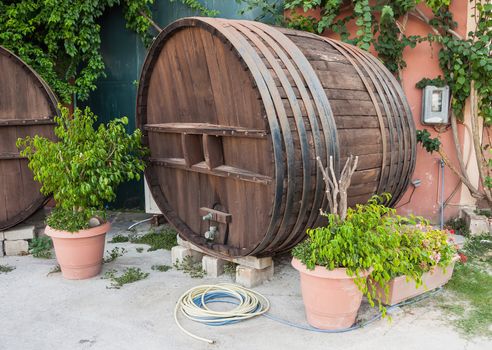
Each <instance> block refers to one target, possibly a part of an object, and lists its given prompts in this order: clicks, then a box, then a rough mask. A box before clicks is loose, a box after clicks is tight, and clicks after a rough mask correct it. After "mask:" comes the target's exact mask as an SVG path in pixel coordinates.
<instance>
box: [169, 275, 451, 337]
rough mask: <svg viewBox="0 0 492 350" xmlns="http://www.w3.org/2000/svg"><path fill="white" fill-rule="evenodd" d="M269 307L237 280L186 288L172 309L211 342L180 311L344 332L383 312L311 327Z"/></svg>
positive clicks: (215, 322) (204, 319)
mask: <svg viewBox="0 0 492 350" xmlns="http://www.w3.org/2000/svg"><path fill="white" fill-rule="evenodd" d="M441 290H442V287H441V288H438V289H435V290H433V291H430V292H427V293H425V294H422V295H420V296H418V297H415V298H412V299H409V300H405V301H402V302H401V303H398V304H395V305H393V306H389V307H387V309H386V311H387V312H389V311H391V310H392V309H395V308H397V307H400V306H405V305H410V304H415V303H417V302H419V301H422V300H424V299H427V298H428V297H430V296H432V295H434V294H436V293H438V292H440V291H441ZM208 303H227V304H234V305H236V307H235V308H234V309H231V310H228V311H214V310H211V309H210V308H209V307H208V306H207V304H208ZM269 309H270V302H269V301H268V299H267V298H266V297H265V296H263V295H262V294H260V293H258V292H255V291H254V290H251V289H248V288H244V287H242V286H239V285H236V284H229V283H223V284H216V285H201V286H197V287H194V288H191V289H190V290H188V291H186V292H185V293H184V294H183V295H182V296H181V297H180V298H179V300H178V302H177V303H176V307H175V309H174V320H175V321H176V324H177V325H178V327H179V328H180V329H181V330H182V331H183V332H184V333H186V334H188V335H189V336H190V337H193V338H195V339H198V340H201V341H204V342H207V343H209V344H214V343H215V340H211V339H207V338H202V337H199V336H197V335H195V334H193V333H191V332H189V331H187V330H186V329H184V328H183V326H182V325H181V324H180V322H179V320H178V314H179V311H181V313H182V314H183V315H184V316H185V317H187V318H188V319H190V320H193V321H195V322H200V323H203V324H206V325H208V326H223V325H227V324H233V323H237V322H240V321H243V320H246V319H249V318H253V317H256V316H260V315H263V316H265V317H267V318H268V319H271V320H273V321H276V322H279V323H282V324H285V325H287V326H290V327H295V328H299V329H304V330H307V331H312V332H319V333H345V332H350V331H354V330H356V329H360V328H363V327H365V326H367V325H369V324H371V323H373V322H374V321H377V320H379V319H380V318H381V317H382V313H378V314H377V315H376V316H374V317H373V318H371V319H369V320H367V321H364V322H361V323H357V324H355V325H353V326H352V327H349V328H344V329H336V330H326V329H319V328H315V327H311V326H308V325H300V324H296V323H292V322H290V321H287V320H283V319H281V318H278V317H275V316H272V315H270V314H267V311H268V310H269Z"/></svg>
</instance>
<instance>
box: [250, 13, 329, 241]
mask: <svg viewBox="0 0 492 350" xmlns="http://www.w3.org/2000/svg"><path fill="white" fill-rule="evenodd" d="M248 23H251V25H252V27H254V28H255V29H254V30H255V32H256V33H257V34H258V35H260V36H261V38H262V39H263V40H264V41H265V42H267V43H268V44H269V46H270V47H271V48H272V49H273V50H274V52H275V53H277V55H278V56H279V59H280V60H281V61H282V63H283V64H284V65H285V67H286V69H287V71H288V72H289V74H290V76H291V77H292V79H293V81H294V83H295V84H296V85H295V86H296V87H297V89H298V91H299V94H300V97H301V99H302V103H303V104H304V106H305V109H306V112H307V116H308V120H309V124H310V126H311V134H312V137H313V141H314V154H315V158H316V156H320V157H322V155H321V152H323V148H322V147H323V146H322V143H321V138H320V130H319V125H318V121H317V118H316V112H315V109H314V106H313V104H312V102H311V98H310V94H309V92H308V90H307V89H306V87H305V86H304V81H303V79H302V78H301V76H300V74H299V72H298V70H297V69H296V67H295V66H294V65H293V63H292V62H291V60H290V59H289V57H288V56H287V53H286V50H285V51H284V48H282V47H281V46H279V44H277V42H276V41H275V40H274V39H273V37H272V36H271V32H272V29H271V28H270V27H267V28H268V29H269V30H268V31H266V30H263V28H262V26H259V25H257V22H248ZM294 97H295V95H294ZM296 104H297V107H298V104H299V102H298V100H297V97H296ZM305 142H306V143H307V139H306V140H305ZM323 158H324V157H323ZM313 165H314V167H315V170H316V180H317V181H316V190H317V189H319V188H322V186H323V181H322V176H321V173H320V170H319V168H318V167H317V166H316V163H315V164H313ZM307 176H309V177H311V170H309V172H308V174H307ZM303 186H304V187H303V202H302V206H301V209H300V210H299V214H298V216H297V221H296V223H295V225H294V228H293V229H292V230H291V232H290V234H289V236H288V237H287V239H284V241H283V242H281V244H280V245H278V246H276V247H274V246H269V247H268V249H273V248H275V249H283V248H285V247H288V246H289V245H290V243H291V242H292V241H293V240H294V239H295V238H297V237H298V236H299V235H301V236H303V234H302V233H303V232H305V227H301V225H302V223H303V221H304V222H307V220H305V215H306V211H307V210H309V212H311V213H312V211H313V210H315V211H316V212H317V208H315V207H314V203H315V202H313V201H312V200H311V205H310V206H309V207H307V205H308V200H307V196H306V198H305V196H304V192H307V193H308V194H310V193H311V190H310V184H309V185H308V187H306V184H304V185H303ZM316 190H315V193H316ZM311 197H312V199H314V200H315V199H316V198H315V196H312V195H311Z"/></svg>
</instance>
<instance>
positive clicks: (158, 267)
mask: <svg viewBox="0 0 492 350" xmlns="http://www.w3.org/2000/svg"><path fill="white" fill-rule="evenodd" d="M171 268H172V267H171V266H169V265H152V267H151V269H152V270H154V271H159V272H166V271H169V270H171Z"/></svg>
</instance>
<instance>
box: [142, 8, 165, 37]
mask: <svg viewBox="0 0 492 350" xmlns="http://www.w3.org/2000/svg"><path fill="white" fill-rule="evenodd" d="M140 15H141V16H142V17H144V18H145V19H146V20H147V21H149V23H150V24H151V25H152V27H154V29H155V30H157V31H158V32H159V33H160V32H161V31H162V28H161V27H160V26H159V25H158V24H157V23H155V22H154V20H153V19H152V18H150V17H149V16H147V14H146V13H145V12H143V11H140Z"/></svg>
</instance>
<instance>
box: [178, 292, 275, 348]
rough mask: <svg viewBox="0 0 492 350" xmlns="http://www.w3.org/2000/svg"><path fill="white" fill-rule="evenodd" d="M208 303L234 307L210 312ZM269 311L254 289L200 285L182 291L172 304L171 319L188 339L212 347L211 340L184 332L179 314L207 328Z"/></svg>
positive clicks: (268, 306)
mask: <svg viewBox="0 0 492 350" xmlns="http://www.w3.org/2000/svg"><path fill="white" fill-rule="evenodd" d="M209 303H228V304H234V305H236V307H235V308H233V309H231V310H228V311H214V310H211V309H210V308H209V307H208V306H207V304H209ZM268 309H270V302H269V301H268V299H267V298H265V297H264V296H263V295H261V294H260V293H258V292H255V291H254V290H251V289H248V288H244V287H241V286H239V285H236V284H228V283H223V284H216V285H201V286H197V287H194V288H191V289H190V290H188V291H186V292H185V293H184V294H183V295H182V296H181V297H180V298H179V300H178V302H177V303H176V307H175V309H174V319H175V321H176V324H177V325H178V327H179V328H180V329H181V330H182V331H183V332H185V333H186V334H188V335H189V336H191V337H193V338H195V339H198V340H202V341H204V342H207V343H210V344H213V343H215V341H214V340H211V339H206V338H202V337H199V336H196V335H194V334H192V333H191V332H189V331H187V330H186V329H184V328H183V327H182V326H181V324H180V323H179V320H178V313H179V311H181V312H182V314H183V315H185V316H186V317H187V318H189V319H190V320H193V321H196V322H200V323H203V324H206V325H208V326H223V325H226V324H231V323H237V322H239V321H242V320H247V319H249V318H252V317H255V316H259V315H262V314H264V313H265V312H267V311H268Z"/></svg>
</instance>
